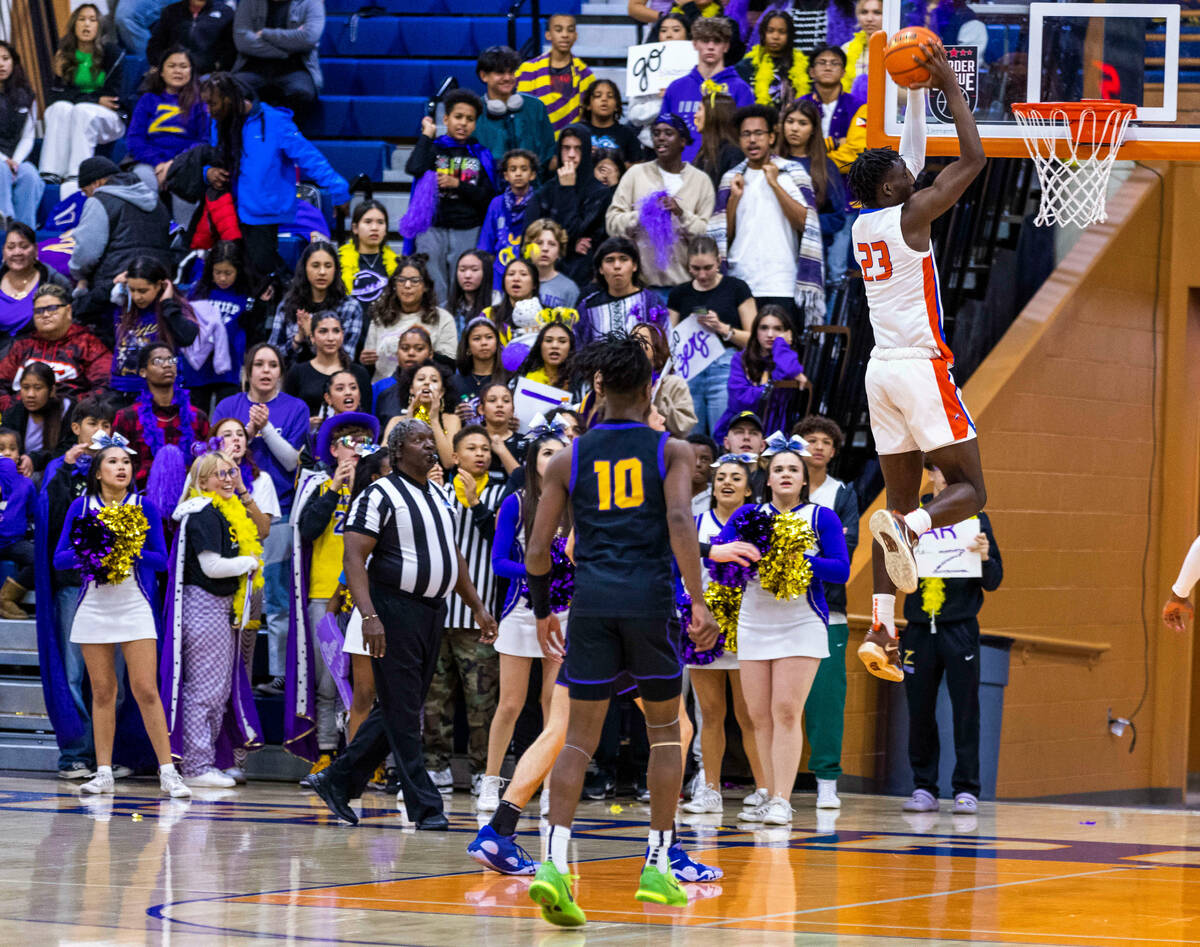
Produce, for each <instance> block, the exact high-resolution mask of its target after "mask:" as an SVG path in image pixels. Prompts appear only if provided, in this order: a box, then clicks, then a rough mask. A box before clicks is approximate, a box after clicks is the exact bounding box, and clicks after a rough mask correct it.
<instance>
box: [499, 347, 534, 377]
mask: <svg viewBox="0 0 1200 947" xmlns="http://www.w3.org/2000/svg"><path fill="white" fill-rule="evenodd" d="M528 356H529V343H528V342H509V343H508V345H506V346H504V350H503V351H502V352H501V353H500V364H501V365H503V366H504V370H505V371H506V372H515V371H517V369H519V368H520V367H521V364H522V363H523V362H524V361H525V359H526V358H527V357H528Z"/></svg>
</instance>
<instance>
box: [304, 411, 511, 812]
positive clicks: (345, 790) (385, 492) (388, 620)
mask: <svg viewBox="0 0 1200 947" xmlns="http://www.w3.org/2000/svg"><path fill="white" fill-rule="evenodd" d="M388 453H389V454H390V456H391V461H392V473H391V474H390V475H389V476H387V477H383V478H381V479H379V480H376V481H375V483H373V484H371V486H370V487H368V488H367V489H366V490H364V491H363V492H362V493H361V494H360V495H359V496H358V498H357V499H356V500H355V501H354V504H353V506H352V507H351V509H350V516H349V518H348V519H347V521H346V528H345V557H344V565H345V568H346V584H347V586H348V587H349V589H350V594H351V596H353V598H354V603H355V605H356V607H357V608H358V610H359V612H360V613H361V614H362V616H363V641H364V643H365V645H366V648H367V651H368V652H370V655H371V658H372V661H371V665H372V667H373V669H374V671H375V693H376V698H377V703H376V704H375V706H374V707H373V708H372V709H371V713H370V714H369V715H368V716H367V719H366V720H364V721H363V723H362V725H361V726H360V727H359V728H358V732H357V733H355V735H354V740H353V741H351V743H350V745H349V746H348V747H346V751H345V752H344V753H343V754H342V755H341V756H339V757H338V758H337V760H335V761H334V762H333V764H332V765H331V766H329V767H328V768H326V769H325V770H323V771H322V772H320V773H318V774H317V775H316V776H314V777H313V779H312V781H311V782H312V788H313V789H314V790H315V791H316V792H317V794H318V795H319V796H320V797H321V798H322V799H323V800H324V801H325V803H326V805H328V806H329V808H330V809H332V810H333V812H334V813H335V814H336V815H338V816H339V817H340V818H343V819H345V820H346V821H348V822H351V823H357V822H358V816H356V815H355V813H354V810H353V809H351V808H350V799H352V798H354V797H356V796H358V795H361V794H362V790H363V788H364V787H365V786H366V784H367V780H368V779H369V778H370V776H371V774H372V773H373V772H374V771H375V768H376V767H377V766H378V765H379V764H380V763H382V762H383V760H384V758H385V757H386V756H387V754H388V751H389V750H391V753H392V755H393V757H394V758H395V760H396V766H397V769H398V771H399V777H400V785H401V787H402V789H403V793H404V806H405V809H406V810H407V811H408V817H409V819H410V820H411V821H413V822H415V823H416V824H417V828H418V829H442V830H445V829H447V828H449V823H448V822H447V820H446V816H445V814H444V813H443V811H442V796H441V793H439V792H438V791H437V789H435V788H434V785H433V781H432V780H431V779H430V778H429V774H428V772H426V770H425V761H424V755H423V752H422V744H421V706H422V705H423V704H424V702H425V695H426V693H427V692H428V690H429V683H430V681H431V680H432V679H433V672H434V668H435V666H436V665H437V658H438V651H439V649H440V646H441V638H442V627H443V625H444V624H445V621H446V597H447V596H448V595H449V594H450V592H451V590H453V591H454V592H456V593H457V594H458V596H459V597H460V598H461V599H462V600H463V602H465V603H466V605H467V607H468V608H469V609H470V610H471V614H472V616H473V617H474V619H475V623H476V624H477V625H478V626H479V628H480V629H481V632H482V634H481V635H480V640H481V641H484V642H491V641H494V640H495V638H496V620H495V619H494V618H493V617H492V616H491V615H489V614H488V612H487V610H486V609H485V608H484V605H483V602H481V601H480V600H479V596H478V594H477V593H476V592H475V587H474V586H473V585H472V584H471V579H470V576H469V575H468V574H467V566H466V563H465V562H464V561H463V557H462V553H460V552H459V550H458V546H457V545H455V541H454V511H453V502H454V499H453V497H452V496H451V495H450V494H449V493H448V492H447V491H446V490H444V489H443V488H442V487H440V486H438V485H437V484H435V483H430V482H429V480H428V474H429V469H430V468H431V467H432V466H433V465H434V464H435V463H437V459H438V453H437V444H436V443H435V442H434V439H433V431H432V430H431V429H430V428H429V425H427V424H426V423H425V422H424V421H417V420H407V421H401V422H400V423H399V424H397V425H396V426H395V428H393V429H392V433H391V436H390V437H389V438H388ZM368 559H370V567H369V568H368V566H367V560H368Z"/></svg>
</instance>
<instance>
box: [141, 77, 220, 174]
mask: <svg viewBox="0 0 1200 947" xmlns="http://www.w3.org/2000/svg"><path fill="white" fill-rule="evenodd" d="M208 125H209V121H208V109H206V108H205V107H204V103H203V102H200V101H196V102H193V103H192V107H191V109H189V110H188V112H187V114H186V115H185V114H183V112H182V110H181V109H180V108H179V96H177V95H174V94H172V93H170V92H162V93H158V92H147V93H146V94H145V95H143V96H142V97H141V98H140V99H138V101H137V105H136V106H134V109H133V114H132V115H131V116H130V117H129V131H128V133H127V134H126V136H125V144H126V146H127V147H128V149H129V153H130V154H131V155H132V156H133V157H134V158H135V159H137V160H138V161H144V162H145V163H146V164H150V165H156V164H159V163H161V162H163V161H170V160H171V159H172V158H174V157H175V156H176V155H179V154H183V152H185V151H187V150H188V149H189V148H191V147H192V146H193V145H202V144H204V143H205V142H206V141H207V140H208Z"/></svg>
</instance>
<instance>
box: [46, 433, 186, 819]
mask: <svg viewBox="0 0 1200 947" xmlns="http://www.w3.org/2000/svg"><path fill="white" fill-rule="evenodd" d="M91 446H92V449H93V450H95V451H96V452H97V453H96V455H95V457H94V458H93V460H92V464H91V468H90V469H89V471H88V476H87V483H86V487H85V493H84V495H83V496H82V497H80V498H79V499H77V500H75V501H74V502H73V503H72V504H71V506H70V508H69V509H68V510H67V517H66V522H65V523H64V524H63V530H62V533H61V534H60V535H59V538H58V546H57V548H56V549H55V551H54V568H55V569H79V570H80V571H81V574H82V588H83V591H82V595H81V597H80V601H79V607H78V608H77V610H76V612H75V619H74V621H73V622H72V624H71V641H72V642H73V643H75V644H77V645H79V647H80V650H81V651H82V652H83V659H84V662H85V663H86V665H87V670H88V677H89V678H90V679H91V686H92V729H93V733H94V735H95V747H96V763H97V764H98V765H97V766H96V775H95V776H94V777H92V779H90V780H89V781H88V782H86V783H84V784H83V785H82V786H81V787H80V788H81V789H82V791H83V792H86V793H111V792H113V791H114V784H113V768H112V756H113V735H114V732H115V730H116V706H117V673H116V664H115V657H116V656H115V653H114V652H115V646H116V645H120V646H121V651H122V653H123V655H124V657H125V667H126V668H127V670H128V673H129V685H130V690H131V691H132V693H133V696H134V699H135V700H136V701H137V703H138V708H139V709H140V710H141V714H142V723H143V724H144V725H145V727H146V733H147V734H148V735H149V737H150V743H151V744H152V745H153V747H154V755H155V756H156V757H157V759H158V784H159V788H160V789H161V790H162V792H163V793H164V794H166V795H168V796H171V797H173V798H176V799H181V798H186V797H188V796H190V795H191V794H192V791H191V790H190V789H188V787H187V786H185V785H184V783H183V780H182V779H181V778H180V776H179V773H177V772H176V770H175V765H174V763H173V762H172V761H171V743H170V737H169V735H168V732H167V721H166V718H165V716H164V715H163V705H162V703H160V701H159V696H158V682H157V681H156V680H155V671H156V668H157V661H158V629H157V627H156V622H155V618H154V615H155V612H154V606H152V605H151V602H154V601H156V599H157V594H156V589H155V582H156V579H155V574H156V573H157V572H161V571H162V570H163V569H165V568H166V566H167V551H166V547H165V545H164V543H163V532H162V516H161V515H160V514H159V512H158V510H156V509H154V507H153V506H152V505H151V504H150V503H148V502H146V501H145V500H144V499H142V497H140V496H139V495H138V494H136V493H134V492H133V489H132V485H133V461H132V459H131V458H130V456H129V455H130V451H129V443H128V441H126V440H125V439H124V438H123V437H120V436H119V435H116V436H113V437H109V436H108V435H106V434H101V433H97V434H96V435H94V436H93V438H92V444H91ZM114 560H115V561H114Z"/></svg>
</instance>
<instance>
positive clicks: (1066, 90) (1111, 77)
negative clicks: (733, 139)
mask: <svg viewBox="0 0 1200 947" xmlns="http://www.w3.org/2000/svg"><path fill="white" fill-rule="evenodd" d="M912 24H920V25H924V26H928V27H929V28H930V29H932V30H934V31H935V32H936V33H938V35H940V36H941V37H942V41H943V43H945V44H946V47H947V53H948V54H949V56H950V60H951V62H952V64H954V65H955V68H956V70H958V72H959V76H960V81H961V82H962V84H963V86H964V88H965V89H966V91H967V97H968V100H969V101H970V102H971V104H972V108H973V112H974V115H975V121H976V123H977V124H978V126H979V132H980V135H981V137H982V138H983V144H984V150H985V151H986V152H987V153H988V154H989V155H991V156H993V157H1026V156H1027V152H1026V149H1025V143H1024V140H1023V138H1022V133H1021V129H1020V126H1019V125H1018V123H1017V118H1016V116H1015V115H1014V114H1013V109H1012V106H1013V104H1014V103H1021V102H1051V101H1055V102H1078V101H1081V100H1083V99H1115V100H1118V101H1121V102H1126V103H1129V104H1132V105H1136V106H1137V114H1136V116H1135V117H1134V120H1133V122H1132V123H1131V125H1130V128H1129V132H1128V135H1127V136H1126V141H1125V144H1124V145H1123V146H1122V148H1121V149H1120V152H1119V157H1120V158H1122V159H1160V160H1164V159H1165V160H1200V6H1190V5H1186V6H1185V5H1182V4H1178V3H1091V2H1087V3H1074V2H1072V3H1041V2H1035V3H1011V2H1009V3H970V4H968V3H965V2H962V0H942V2H940V3H939V2H938V0H933V2H930V3H927V2H926V0H916V2H914V0H883V29H882V30H880V32H879V33H877V34H875V35H874V36H872V37H871V43H870V47H869V51H870V58H869V71H868V75H869V82H868V88H869V92H868V109H867V121H868V128H867V143H868V145H869V146H870V147H882V146H883V145H887V144H891V145H893V146H896V145H897V144H898V142H899V137H900V131H901V127H902V122H903V113H904V108H903V101H904V94H903V90H900V89H899V88H898V87H897V86H896V84H895V83H894V82H892V81H891V78H890V77H888V75H887V72H886V70H885V69H884V68H883V49H884V46H885V44H886V36H890V35H891V34H893V33H894V32H895V31H896V30H898V29H900V28H901V27H902V26H906V25H912ZM930 98H931V112H932V114H931V115H930V120H929V122H928V131H929V135H928V151H929V154H931V155H955V154H957V153H958V139H957V133H956V132H955V129H954V126H953V124H952V123H950V122H949V115H948V113H946V112H945V110H944V108H941V109H939V108H938V103H937V102H936V101H935V99H936V98H937V94H934V95H931V97H930ZM939 113H940V114H941V118H943V119H945V121H942V120H940V119H939Z"/></svg>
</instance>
